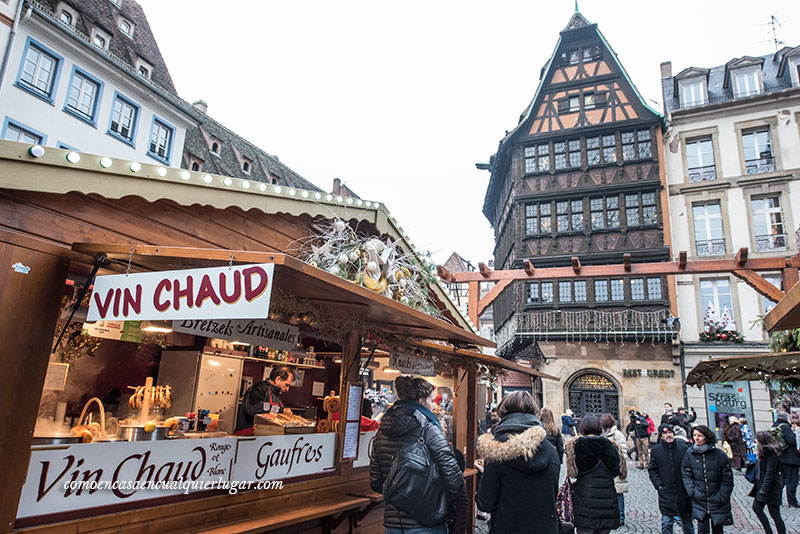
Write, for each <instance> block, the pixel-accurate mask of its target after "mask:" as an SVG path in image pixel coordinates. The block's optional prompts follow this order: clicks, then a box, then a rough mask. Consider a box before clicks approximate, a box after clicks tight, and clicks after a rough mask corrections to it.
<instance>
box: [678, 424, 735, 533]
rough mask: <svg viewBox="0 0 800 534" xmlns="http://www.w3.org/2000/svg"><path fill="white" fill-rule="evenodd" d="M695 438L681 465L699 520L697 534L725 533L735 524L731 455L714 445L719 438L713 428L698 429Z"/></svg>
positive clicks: (687, 489)
mask: <svg viewBox="0 0 800 534" xmlns="http://www.w3.org/2000/svg"><path fill="white" fill-rule="evenodd" d="M692 439H693V440H694V445H692V447H691V448H690V449H689V452H687V453H686V455H685V456H684V457H683V462H682V463H681V476H682V478H683V485H684V487H685V488H686V493H687V494H688V495H689V497H690V498H691V500H692V517H693V518H694V519H697V532H698V534H708V533H709V532H712V531H713V532H714V534H716V533H718V532H722V527H723V526H724V525H732V524H733V514H732V512H731V495H732V494H733V471H732V470H731V464H730V461H728V456H727V455H726V454H725V453H724V452H722V449H719V448H717V447H716V446H715V445H716V441H717V436H716V434H714V432H713V431H712V430H711V429H710V428H708V427H707V426H704V425H698V426H696V427H695V428H694V429H693V430H692ZM709 520H710V522H711V526H710V528H709V524H708V523H709Z"/></svg>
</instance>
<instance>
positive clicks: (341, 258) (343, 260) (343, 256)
mask: <svg viewBox="0 0 800 534" xmlns="http://www.w3.org/2000/svg"><path fill="white" fill-rule="evenodd" d="M338 260H339V263H341V264H342V265H344V264H346V263H347V260H348V256H347V254H344V253H342V254H339V258H338Z"/></svg>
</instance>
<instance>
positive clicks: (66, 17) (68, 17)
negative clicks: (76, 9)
mask: <svg viewBox="0 0 800 534" xmlns="http://www.w3.org/2000/svg"><path fill="white" fill-rule="evenodd" d="M58 18H59V19H61V22H63V23H64V24H66V25H67V26H72V13H70V12H69V11H66V10H62V11H61V15H59V17H58Z"/></svg>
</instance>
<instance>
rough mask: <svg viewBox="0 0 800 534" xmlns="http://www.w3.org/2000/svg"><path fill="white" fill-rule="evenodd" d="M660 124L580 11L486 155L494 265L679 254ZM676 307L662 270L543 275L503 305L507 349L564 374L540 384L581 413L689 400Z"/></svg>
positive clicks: (501, 344)
mask: <svg viewBox="0 0 800 534" xmlns="http://www.w3.org/2000/svg"><path fill="white" fill-rule="evenodd" d="M662 131H663V117H662V116H661V114H660V113H658V112H657V111H654V110H653V109H651V108H650V107H649V106H648V105H647V103H646V102H645V101H644V99H643V98H642V97H641V95H640V94H639V92H638V91H637V89H636V87H635V86H634V85H633V83H632V81H631V80H630V78H629V76H628V75H627V73H626V72H625V69H624V67H623V66H622V64H621V63H620V61H619V59H618V58H617V55H616V54H615V53H614V51H613V50H612V48H611V47H610V45H609V44H608V42H607V41H606V39H605V37H604V36H603V35H602V34H601V33H600V31H599V30H598V28H597V25H596V24H592V23H590V22H589V21H587V20H586V19H585V18H584V17H583V15H581V14H580V13H578V12H576V13H575V14H574V16H572V18H571V19H570V21H569V24H568V25H567V27H566V28H565V29H564V30H563V31H562V32H561V34H560V38H559V40H558V43H557V44H556V47H555V51H554V52H553V55H552V57H551V58H550V59H549V60H548V61H547V63H546V64H545V66H544V67H543V68H542V71H541V76H540V82H539V87H538V89H537V91H536V94H535V95H534V97H533V101H532V102H531V104H530V105H529V106H528V107H527V108H526V109H525V110H524V112H523V113H522V115H521V117H520V120H519V123H518V124H517V126H516V127H515V128H514V129H513V130H512V131H511V132H508V133H507V135H506V136H505V137H504V138H503V140H502V141H501V142H500V146H499V148H498V151H497V153H496V154H495V155H494V156H492V158H491V160H490V164H489V165H488V169H489V170H490V171H491V178H490V182H489V186H488V189H487V192H486V197H485V202H484V208H483V212H484V214H485V215H486V217H487V218H488V219H489V221H490V222H491V224H492V225H493V227H494V230H495V241H496V246H495V253H494V255H495V266H496V268H497V269H521V268H523V267H525V266H526V263H527V266H528V269H530V268H531V267H533V268H534V269H536V270H540V269H542V268H547V267H567V266H570V265H577V266H580V265H583V266H586V265H604V264H612V263H614V264H621V263H623V261H624V259H625V258H626V257H628V258H629V259H630V261H631V262H633V263H637V262H649V261H663V260H668V259H669V258H670V250H669V246H668V243H669V240H670V237H669V221H668V218H666V217H665V216H664V215H663V209H664V208H665V207H666V201H667V197H666V191H665V189H664V176H663V155H662V154H661V149H660V147H661V146H662V145H661V139H662ZM671 319H672V313H671V312H670V292H669V288H668V284H667V279H666V277H661V276H651V277H595V278H589V277H585V278H583V277H580V276H579V277H576V278H572V279H546V278H541V277H538V276H537V277H536V278H535V279H532V280H531V281H527V280H522V281H517V282H515V283H512V284H511V285H509V286H508V287H507V288H506V289H505V290H504V291H503V293H501V294H500V295H499V297H498V298H497V299H496V300H495V303H494V324H495V332H496V335H497V343H498V353H499V354H501V355H503V356H505V357H508V358H516V357H518V356H520V355H524V356H527V357H533V358H534V365H536V366H538V367H539V368H541V370H543V371H544V372H546V373H548V374H552V375H557V376H560V377H561V378H562V380H561V382H559V383H550V382H549V381H547V382H546V383H544V384H542V387H543V390H542V393H543V401H544V404H545V405H548V406H549V407H551V408H552V409H553V410H554V411H556V412H560V411H562V410H564V409H566V408H567V407H570V408H572V410H573V411H575V412H576V413H577V414H578V415H582V414H585V413H603V412H610V413H612V414H615V415H617V416H623V417H625V413H626V411H627V409H629V408H636V409H641V410H643V411H649V412H650V413H654V414H657V413H660V412H661V411H662V409H663V408H662V404H663V402H664V401H671V402H672V403H673V404H676V405H679V404H680V402H681V397H682V395H681V373H680V366H679V365H678V362H679V356H678V354H677V351H676V350H674V347H673V333H674V332H673V330H672V328H671V325H672V321H671Z"/></svg>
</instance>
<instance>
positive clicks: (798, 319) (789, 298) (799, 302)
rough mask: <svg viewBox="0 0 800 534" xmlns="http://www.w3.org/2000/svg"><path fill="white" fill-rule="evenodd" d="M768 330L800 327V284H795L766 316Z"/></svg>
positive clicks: (765, 323)
mask: <svg viewBox="0 0 800 534" xmlns="http://www.w3.org/2000/svg"><path fill="white" fill-rule="evenodd" d="M764 326H765V327H766V329H767V331H768V332H773V331H775V330H789V329H791V328H800V284H795V285H794V286H793V287H792V288H791V289H789V291H787V292H786V294H785V295H784V296H783V298H782V299H781V300H779V301H778V303H777V304H776V305H775V307H774V308H772V310H770V312H769V313H768V314H767V315H766V316H765V317H764Z"/></svg>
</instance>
